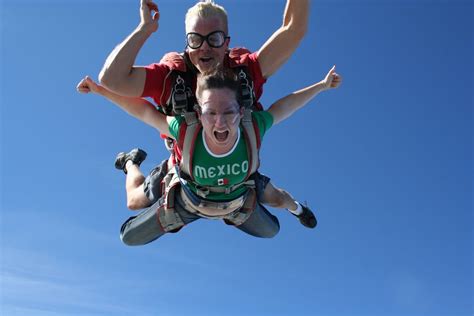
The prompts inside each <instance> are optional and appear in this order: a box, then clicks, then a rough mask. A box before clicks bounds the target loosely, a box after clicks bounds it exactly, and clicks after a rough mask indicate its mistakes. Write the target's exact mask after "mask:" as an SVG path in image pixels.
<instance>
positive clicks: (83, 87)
mask: <svg viewBox="0 0 474 316" xmlns="http://www.w3.org/2000/svg"><path fill="white" fill-rule="evenodd" d="M101 88H102V87H101V86H99V85H98V84H97V83H95V82H94V80H92V79H91V78H90V77H89V76H85V77H84V79H82V80H81V81H80V82H79V83H78V84H77V87H76V90H77V92H79V93H91V92H92V93H96V94H100V89H101ZM102 89H103V88H102Z"/></svg>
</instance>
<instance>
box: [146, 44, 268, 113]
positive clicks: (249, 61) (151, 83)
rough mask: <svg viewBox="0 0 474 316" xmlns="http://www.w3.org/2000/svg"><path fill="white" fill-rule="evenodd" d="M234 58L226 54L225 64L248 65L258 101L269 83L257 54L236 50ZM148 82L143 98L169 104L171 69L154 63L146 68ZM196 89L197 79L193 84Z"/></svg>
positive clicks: (242, 49) (233, 54)
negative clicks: (265, 84)
mask: <svg viewBox="0 0 474 316" xmlns="http://www.w3.org/2000/svg"><path fill="white" fill-rule="evenodd" d="M231 55H232V58H229V55H228V54H226V57H225V61H224V62H225V64H226V65H229V64H230V63H231V64H233V65H247V67H248V72H249V74H250V75H251V76H252V80H253V85H254V92H255V98H256V101H258V100H259V99H260V96H261V95H262V93H263V85H264V83H265V82H266V81H267V79H266V78H264V77H263V75H262V70H261V69H260V64H259V63H258V60H257V53H256V52H254V53H251V52H250V51H248V50H247V49H244V48H234V49H232V50H231ZM145 69H146V81H145V87H144V89H143V93H142V97H151V98H153V100H154V101H155V103H156V104H157V105H159V106H161V105H164V104H166V103H167V101H168V99H169V97H170V93H171V82H169V80H166V77H167V76H168V75H169V73H170V67H169V66H168V65H166V64H164V63H161V62H160V63H154V64H151V65H148V66H146V67H145ZM193 87H194V89H195V88H196V79H195V78H194V83H193Z"/></svg>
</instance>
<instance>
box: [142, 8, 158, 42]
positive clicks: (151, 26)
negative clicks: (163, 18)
mask: <svg viewBox="0 0 474 316" xmlns="http://www.w3.org/2000/svg"><path fill="white" fill-rule="evenodd" d="M159 19H160V11H159V10H158V6H157V5H156V3H154V2H153V1H152V0H141V1H140V28H141V29H143V30H145V31H147V32H149V33H150V34H151V33H154V32H156V31H157V30H158V20H159Z"/></svg>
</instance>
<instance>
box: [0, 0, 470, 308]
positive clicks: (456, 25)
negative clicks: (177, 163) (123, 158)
mask: <svg viewBox="0 0 474 316" xmlns="http://www.w3.org/2000/svg"><path fill="white" fill-rule="evenodd" d="M219 3H221V4H223V5H224V6H225V7H226V8H227V10H228V12H229V23H230V32H231V36H232V44H233V46H246V47H248V48H249V49H252V50H257V49H259V48H260V46H261V45H262V44H263V43H264V41H265V40H266V39H267V38H268V37H269V36H270V35H271V34H272V33H273V31H275V30H276V29H277V28H278V27H279V25H280V23H281V17H282V12H283V9H284V5H285V1H283V0H278V1H276V0H275V1H270V0H266V1H264V0H255V1H250V0H248V1H247V0H246V1H231V0H221V1H220V2H219ZM193 4H194V1H191V0H187V1H184V0H183V1H175V0H173V1H172V0H162V1H159V2H158V5H159V7H160V10H161V13H162V17H161V21H160V29H159V31H158V32H157V33H156V34H155V35H153V37H152V38H150V40H149V41H148V42H147V43H146V46H145V47H144V48H143V49H142V51H141V53H140V55H139V57H138V59H137V63H138V64H148V63H151V62H154V61H158V60H159V59H160V57H161V56H162V55H163V54H164V53H165V52H167V51H171V50H182V49H183V47H184V45H183V42H184V41H183V39H184V14H185V12H186V9H187V8H188V7H190V6H192V5H193ZM138 7H139V1H132V0H130V1H128V0H114V1H112V0H97V1H92V0H83V1H76V0H70V1H59V0H50V1H47V0H37V1H32V0H26V1H16V0H15V1H14V0H4V1H2V7H1V10H0V11H1V16H0V20H1V66H0V67H1V68H0V69H1V91H0V92H1V93H0V94H1V114H0V117H1V274H0V278H1V292H0V294H1V302H0V303H1V310H0V313H1V314H2V315H8V316H9V315H41V316H43V315H44V316H46V315H48V316H49V315H170V316H175V315H176V316H178V315H230V316H233V315H256V316H257V315H323V316H324V315H327V316H344V315H349V316H350V315H361V316H365V315H367V316H372V315H373V316H376V315H377V316H378V315H387V316H392V315H393V316H395V315H404V316H405V315H406V316H412V315H413V316H414V315H447V316H456V315H459V316H461V315H473V313H474V310H473V305H472V304H473V300H474V299H473V289H472V284H473V270H472V252H473V233H472V228H473V214H472V212H473V208H472V206H473V199H472V183H473V182H472V175H473V174H472V148H473V147H472V145H473V143H472V135H473V130H472V120H473V92H472V91H473V90H472V89H473V69H474V67H473V38H474V37H473V29H474V28H473V10H474V8H473V4H472V2H470V1H461V0H452V1H434V0H433V1H403V0H393V1H369V0H366V1H350V0H346V1H345V0H340V1H327V0H326V1H313V4H312V7H311V13H310V16H311V21H310V26H309V30H308V33H307V35H306V37H305V39H304V41H303V42H302V44H301V46H300V47H299V48H298V50H297V51H296V53H295V54H294V55H293V57H292V58H291V59H290V60H289V61H288V63H287V64H285V66H284V67H282V68H281V69H280V70H279V71H278V72H277V73H276V74H275V75H274V76H273V77H272V78H271V79H270V80H269V82H268V83H267V84H266V86H265V93H264V96H263V98H262V100H263V101H264V104H266V105H267V106H268V105H269V104H271V102H273V101H274V100H276V99H278V98H280V97H282V96H284V95H286V94H287V93H290V92H292V91H294V90H296V89H298V88H301V87H303V86H305V85H308V84H311V83H313V82H315V81H319V80H320V79H321V78H323V76H324V75H325V74H326V72H327V70H328V69H329V68H330V67H331V66H332V65H333V64H336V65H337V69H338V72H339V73H340V74H341V75H342V76H343V78H344V82H343V85H342V86H341V88H340V89H339V90H336V91H330V92H328V93H326V94H323V95H320V96H318V97H317V99H315V100H314V101H313V102H311V103H310V104H309V105H308V106H307V107H305V108H304V109H303V110H301V111H300V112H298V113H297V114H295V115H294V116H293V117H292V118H291V119H289V120H288V121H286V122H284V123H282V124H281V125H279V126H277V127H275V128H274V129H272V130H271V131H270V132H269V134H268V135H267V137H266V138H265V142H264V147H263V150H262V167H261V170H262V171H263V172H264V173H266V174H268V175H270V176H271V177H272V179H273V180H274V182H275V183H276V184H277V185H280V186H282V187H285V188H287V189H288V190H289V191H291V192H292V193H293V194H294V196H295V197H296V198H298V199H299V200H307V201H308V203H309V205H310V206H311V207H313V209H315V210H316V213H317V215H318V217H319V222H320V223H319V226H318V227H317V229H315V230H309V229H306V228H304V227H303V226H301V225H300V224H299V223H298V222H297V220H296V219H295V218H294V217H293V216H291V215H289V214H288V213H287V212H285V211H280V210H273V212H274V213H275V214H276V215H277V216H278V217H279V219H280V223H281V232H280V234H279V235H278V236H277V237H276V238H274V239H271V240H261V239H256V238H253V237H251V236H248V235H245V234H243V233H242V232H240V231H238V230H237V229H234V228H232V227H229V226H226V225H224V224H223V223H221V222H219V221H204V220H202V221H199V222H196V223H193V224H192V225H190V226H188V227H186V228H185V229H183V230H182V231H181V232H180V233H179V234H176V235H167V236H165V237H163V238H162V239H160V240H158V241H156V242H153V243H151V244H149V245H147V246H142V247H127V246H125V245H123V244H121V242H120V240H119V228H120V225H121V224H122V222H123V221H125V220H126V219H127V218H128V217H129V216H131V215H132V212H131V211H129V210H127V209H126V207H125V190H124V179H125V178H124V175H123V174H122V173H121V172H118V171H117V170H115V169H114V167H113V162H114V158H115V155H116V153H117V152H119V151H125V150H130V149H131V148H134V147H141V148H144V149H146V150H147V152H148V154H149V156H148V159H147V160H146V161H145V162H144V164H143V167H144V169H145V170H146V171H148V170H150V169H151V168H152V167H153V166H154V165H155V164H156V163H157V162H159V161H161V160H162V159H163V158H165V157H166V156H167V153H166V151H165V149H164V146H163V144H162V142H161V140H160V139H159V136H158V134H157V133H156V132H155V131H154V130H153V129H151V128H149V127H147V126H145V125H144V124H142V123H141V122H139V121H137V120H135V119H133V118H131V117H129V116H127V115H126V114H125V113H123V112H122V111H121V110H119V109H118V108H116V107H114V106H113V105H112V104H111V103H108V102H107V101H106V100H104V99H101V98H100V97H98V96H93V95H79V94H78V93H76V91H75V86H76V84H77V83H78V81H79V80H80V79H81V78H82V77H83V76H85V75H87V74H89V75H92V76H94V77H96V76H97V74H98V72H99V70H100V68H101V66H102V64H103V62H104V60H105V58H106V57H107V55H108V54H109V52H110V51H111V50H112V49H113V48H114V46H115V45H116V44H118V43H119V42H120V41H122V40H123V39H124V38H125V37H126V36H127V35H128V34H129V33H130V32H131V31H132V30H133V29H134V27H135V26H136V25H137V23H138V20H139V11H138Z"/></svg>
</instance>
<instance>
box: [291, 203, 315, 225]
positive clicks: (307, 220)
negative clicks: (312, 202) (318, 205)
mask: <svg viewBox="0 0 474 316" xmlns="http://www.w3.org/2000/svg"><path fill="white" fill-rule="evenodd" d="M300 204H301V203H300ZM301 208H302V209H303V212H302V213H301V214H300V215H295V214H293V215H295V216H296V217H298V219H299V220H300V223H301V224H303V225H304V226H306V227H308V228H315V227H316V225H317V224H318V221H317V220H316V216H314V214H313V212H312V211H311V210H310V209H309V207H308V206H307V205H303V204H301Z"/></svg>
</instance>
